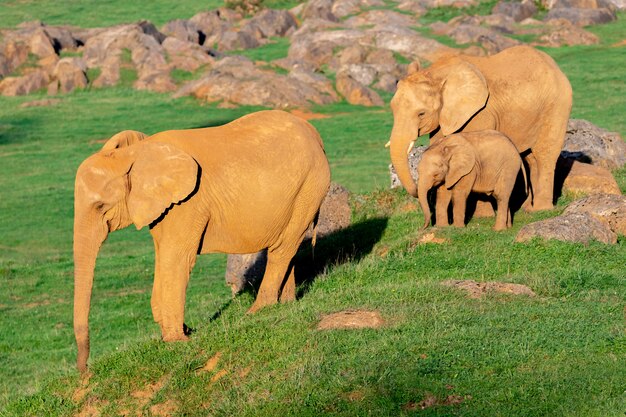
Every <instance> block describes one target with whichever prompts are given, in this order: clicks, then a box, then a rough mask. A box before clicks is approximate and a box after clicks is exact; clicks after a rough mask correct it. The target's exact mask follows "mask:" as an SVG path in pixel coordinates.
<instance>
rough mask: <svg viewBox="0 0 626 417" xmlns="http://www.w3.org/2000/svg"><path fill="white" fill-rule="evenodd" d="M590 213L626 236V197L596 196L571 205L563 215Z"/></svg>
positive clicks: (614, 230) (612, 195)
mask: <svg viewBox="0 0 626 417" xmlns="http://www.w3.org/2000/svg"><path fill="white" fill-rule="evenodd" d="M571 213H590V214H592V215H593V216H595V217H596V218H598V219H600V220H603V221H604V222H606V223H608V225H609V227H610V228H611V230H612V231H613V232H615V233H617V234H620V235H626V196H623V195H614V194H594V195H590V196H588V197H585V198H582V199H580V200H576V201H574V202H572V203H570V204H569V205H568V206H567V207H566V208H565V210H564V211H563V214H571Z"/></svg>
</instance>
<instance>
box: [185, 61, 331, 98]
mask: <svg viewBox="0 0 626 417" xmlns="http://www.w3.org/2000/svg"><path fill="white" fill-rule="evenodd" d="M305 71H306V70H298V71H297V72H296V73H295V74H293V75H292V74H290V75H281V74H277V73H275V72H274V71H269V70H262V69H259V68H257V67H256V66H255V65H254V63H253V62H252V61H250V60H249V59H247V58H245V57H242V56H229V57H225V58H223V59H221V60H219V61H217V62H216V63H215V64H214V66H213V68H212V69H211V71H210V72H209V73H207V74H206V75H205V76H203V77H202V78H200V79H198V80H194V81H191V82H189V83H186V84H184V85H183V86H182V87H181V88H180V89H179V90H178V91H177V92H176V94H175V96H176V97H179V96H183V95H193V96H195V97H197V98H200V99H203V100H206V101H208V102H217V101H222V102H228V103H232V104H236V105H253V106H271V107H274V108H285V107H290V106H293V107H308V106H309V105H310V104H311V103H315V104H328V103H332V102H335V101H336V94H334V93H333V94H330V93H329V91H328V88H327V84H326V86H325V85H324V82H323V81H322V80H321V79H320V78H319V77H316V76H315V75H314V74H305V73H304V72H305Z"/></svg>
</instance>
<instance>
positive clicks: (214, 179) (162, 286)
mask: <svg viewBox="0 0 626 417" xmlns="http://www.w3.org/2000/svg"><path fill="white" fill-rule="evenodd" d="M122 143H123V142H122ZM329 186H330V168H329V165H328V160H327V158H326V154H325V151H324V144H323V142H322V139H321V137H320V135H319V133H318V132H317V130H316V129H315V128H314V127H313V126H312V125H311V124H309V123H308V122H306V121H305V120H303V119H300V118H298V117H296V116H293V115H291V114H290V113H287V112H283V111H276V110H268V111H260V112H256V113H252V114H249V115H246V116H243V117H241V118H239V119H237V120H235V121H232V122H230V123H228V124H226V125H223V126H218V127H209V128H200V129H187V130H171V131H164V132H160V133H157V134H155V135H152V136H150V137H147V138H145V139H143V140H141V141H136V142H135V143H133V144H131V145H129V146H124V145H122V146H120V147H116V148H115V147H114V148H113V149H109V148H108V147H107V149H105V150H100V151H99V152H97V153H95V154H93V155H91V156H90V157H88V158H87V159H86V160H84V161H83V162H82V163H81V165H80V166H79V168H78V170H77V173H76V183H75V191H74V287H75V288H74V333H75V337H76V343H77V346H78V356H77V368H78V369H79V370H80V371H81V372H83V371H85V370H86V369H87V359H88V357H89V310H90V300H91V292H92V286H93V279H94V267H95V261H96V257H97V255H98V252H99V249H100V247H101V245H102V243H103V242H104V240H105V239H106V237H107V235H108V234H109V233H110V232H113V231H115V230H119V229H122V228H124V227H127V226H129V225H130V224H131V223H132V224H134V225H135V227H136V228H137V229H138V230H139V229H141V228H143V227H144V226H148V227H149V230H150V234H151V235H152V238H153V241H154V248H155V271H154V285H153V289H152V296H151V308H152V314H153V317H154V320H155V321H156V322H157V323H158V324H159V326H160V329H161V334H162V339H163V340H164V341H166V342H169V341H176V340H187V335H185V333H184V330H183V329H184V323H183V321H184V320H183V319H184V310H185V294H186V289H187V283H188V281H189V274H190V272H191V270H192V268H193V266H194V263H195V261H196V256H197V255H198V254H204V253H211V252H222V253H252V252H257V251H259V250H262V249H267V250H268V255H267V258H268V259H267V267H266V271H265V275H264V276H263V279H262V282H261V284H260V288H259V291H258V293H257V296H256V299H255V301H254V303H253V304H252V306H251V307H250V309H249V310H248V311H249V312H250V313H253V312H256V311H257V310H259V309H260V308H262V307H264V306H267V305H271V304H275V303H276V302H277V301H281V302H287V301H291V300H294V299H295V277H294V271H293V266H292V263H291V261H292V258H293V257H294V255H295V254H296V251H297V250H298V247H299V246H300V243H301V242H302V240H303V238H304V235H305V232H306V231H307V229H308V228H309V227H310V226H311V224H313V225H314V227H315V223H316V216H317V213H318V211H319V208H320V205H321V203H322V200H323V198H324V196H325V195H326V193H327V191H328V189H329ZM314 230H315V229H314Z"/></svg>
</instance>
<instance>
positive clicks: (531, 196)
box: [522, 153, 539, 211]
mask: <svg viewBox="0 0 626 417" xmlns="http://www.w3.org/2000/svg"><path fill="white" fill-rule="evenodd" d="M524 159H525V160H526V163H527V164H528V181H529V183H530V190H529V191H530V192H529V193H528V197H526V201H524V204H523V205H522V207H523V208H524V210H526V211H533V201H534V200H535V196H536V193H537V183H538V182H539V175H538V174H539V170H538V168H537V159H536V158H535V155H533V154H532V153H529V154H528V155H526V157H525V158H524Z"/></svg>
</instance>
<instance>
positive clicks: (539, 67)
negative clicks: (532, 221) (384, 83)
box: [390, 46, 572, 210]
mask: <svg viewBox="0 0 626 417" xmlns="http://www.w3.org/2000/svg"><path fill="white" fill-rule="evenodd" d="M571 107H572V88H571V86H570V83H569V81H568V80H567V77H566V76H565V75H564V74H563V73H562V72H561V70H560V69H559V68H558V66H557V65H556V63H555V62H554V60H553V59H552V58H550V57H549V56H548V55H546V54H545V53H543V52H540V51H538V50H536V49H534V48H532V47H529V46H516V47H512V48H508V49H505V50H504V51H502V52H500V53H498V54H495V55H492V56H489V57H470V56H463V57H461V56H450V57H446V58H443V59H441V60H439V61H437V62H435V63H433V65H431V66H430V67H428V68H426V69H423V70H419V69H418V68H417V69H416V71H414V72H413V73H412V74H410V75H408V76H407V77H406V78H404V79H403V80H401V81H400V82H399V83H398V89H397V91H396V93H395V95H394V97H393V99H392V100H391V109H392V111H393V118H394V124H393V130H392V132H391V140H390V145H391V150H390V153H391V161H392V163H393V165H394V167H395V169H396V171H397V172H398V177H399V179H400V181H401V182H402V185H403V186H404V188H405V189H406V190H407V192H408V193H409V194H411V195H412V196H414V197H417V187H416V184H415V183H414V181H413V180H412V178H411V175H410V172H409V165H408V161H407V152H408V151H409V150H410V149H411V147H412V146H413V143H414V141H415V139H416V138H417V137H418V136H420V135H424V134H427V133H430V134H431V140H433V139H436V138H438V137H440V136H448V135H451V134H452V133H455V132H472V131H476V130H488V129H494V130H498V131H500V132H502V133H504V134H505V135H507V136H508V137H509V138H511V141H513V143H514V144H515V146H516V147H517V150H518V151H519V153H522V154H524V157H525V159H526V161H527V163H528V166H529V170H530V184H531V186H532V189H533V198H532V201H530V199H529V201H528V202H527V205H526V208H527V209H528V210H543V209H550V208H552V207H553V204H552V200H553V188H554V169H555V166H556V160H557V158H558V156H559V153H560V152H561V149H562V147H563V142H564V140H565V130H566V127H567V121H568V119H569V114H570V110H571Z"/></svg>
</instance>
